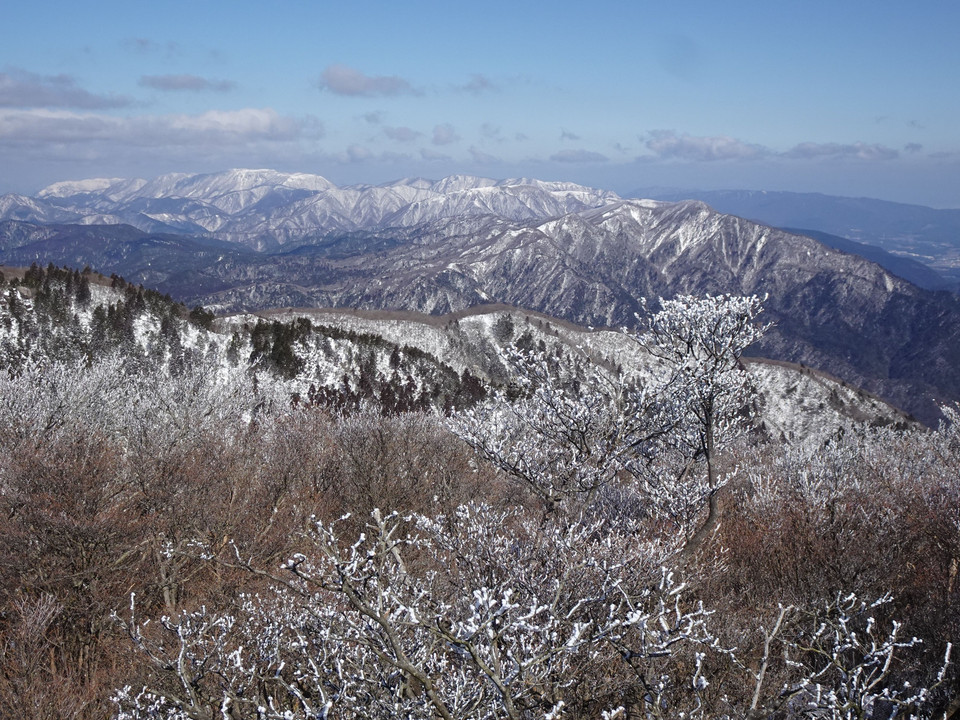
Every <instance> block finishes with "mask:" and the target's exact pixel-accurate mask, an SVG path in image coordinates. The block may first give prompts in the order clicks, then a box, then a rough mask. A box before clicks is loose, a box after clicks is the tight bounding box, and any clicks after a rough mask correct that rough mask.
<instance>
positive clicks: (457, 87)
mask: <svg viewBox="0 0 960 720" xmlns="http://www.w3.org/2000/svg"><path fill="white" fill-rule="evenodd" d="M2 15H3V21H2V24H0V193H3V192H19V193H24V194H33V193H35V192H36V191H37V190H39V189H40V188H42V187H44V186H45V185H47V184H49V183H52V182H55V181H60V180H77V179H84V178H90V177H143V178H152V177H155V176H157V175H160V174H163V173H168V172H216V171H219V170H226V169H229V168H236V167H248V168H273V169H276V170H281V171H288V172H307V173H314V174H318V175H322V176H324V177H326V178H327V179H329V180H331V181H333V182H335V183H337V184H341V185H343V184H354V183H373V184H377V183H383V182H388V181H391V180H396V179H400V178H404V177H417V176H419V177H426V178H431V179H439V178H442V177H445V176H447V175H451V174H457V173H462V174H470V175H481V176H485V177H493V178H498V179H500V178H507V177H535V178H541V179H547V180H569V181H573V182H578V183H582V184H587V185H592V186H597V187H602V188H605V189H610V190H614V191H616V192H619V193H622V194H627V193H630V192H632V191H634V190H637V189H651V188H679V189H700V190H712V189H753V190H789V191H797V192H821V193H826V194H832V195H847V196H856V197H876V198H882V199H887V200H894V201H899V202H908V203H917V204H923V205H929V206H932V207H952V208H960V42H957V30H958V28H960V3H956V2H954V1H953V0H943V1H932V0H915V1H914V2H911V3H907V2H905V1H901V0H872V1H871V2H861V1H860V0H843V2H837V0H831V1H830V2H821V1H820V0H808V1H807V2H791V1H787V0H784V1H782V2H780V1H777V0H765V1H764V2H752V1H750V0H745V1H738V0H728V1H727V2H717V0H696V1H693V0H691V1H684V0H675V1H674V2H656V3H654V2H645V1H642V0H634V1H633V2H607V1H605V0H593V1H592V2H590V3H586V2H570V1H567V0H551V2H549V3H546V2H537V3H535V2H531V1H530V0H510V1H509V2H502V1H501V0H486V1H485V2H469V3H456V2H450V1H449V0H448V1H447V2H418V1H416V0H408V1H406V2H402V3H398V2H366V1H364V0H353V1H352V2H328V1H326V0H261V1H260V2H256V3H254V2H246V1H245V0H232V1H231V2H219V1H216V0H191V1H190V2H180V1H179V0H174V1H172V2H154V3H141V2H132V1H131V0H123V1H122V2H114V1H112V0H110V1H107V0H89V1H88V2H85V3H80V2H75V1H74V2H45V1H44V0H34V2H29V3H28V2H16V3H9V4H8V5H7V7H5V8H4V11H3V14H2Z"/></svg>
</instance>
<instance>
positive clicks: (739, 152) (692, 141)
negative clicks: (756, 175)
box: [644, 130, 770, 162]
mask: <svg viewBox="0 0 960 720" xmlns="http://www.w3.org/2000/svg"><path fill="white" fill-rule="evenodd" d="M644 144H645V145H646V148H647V149H648V150H650V151H651V152H652V153H653V154H654V156H656V157H659V158H664V159H676V160H691V161H695V162H713V161H715V160H754V159H757V158H759V157H763V156H765V155H768V154H769V152H770V151H769V150H767V149H766V148H764V147H763V146H762V145H754V144H751V143H746V142H743V141H742V140H737V139H736V138H732V137H728V136H726V135H717V136H712V137H694V136H692V135H677V133H675V132H674V131H672V130H653V131H651V132H650V133H649V134H648V138H647V140H646V141H645V143H644Z"/></svg>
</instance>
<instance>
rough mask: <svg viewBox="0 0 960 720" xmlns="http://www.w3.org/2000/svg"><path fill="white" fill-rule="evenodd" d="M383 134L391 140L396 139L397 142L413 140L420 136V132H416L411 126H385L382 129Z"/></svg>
mask: <svg viewBox="0 0 960 720" xmlns="http://www.w3.org/2000/svg"><path fill="white" fill-rule="evenodd" d="M383 134H384V135H386V136H387V137H388V138H390V139H391V140H396V141H397V142H413V141H414V140H416V139H417V138H418V137H420V134H421V133H418V132H417V131H416V130H414V129H413V128H408V127H385V128H384V129H383Z"/></svg>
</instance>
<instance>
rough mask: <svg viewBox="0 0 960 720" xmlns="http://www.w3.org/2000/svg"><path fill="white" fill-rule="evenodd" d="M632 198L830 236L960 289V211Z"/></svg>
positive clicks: (737, 195)
mask: <svg viewBox="0 0 960 720" xmlns="http://www.w3.org/2000/svg"><path fill="white" fill-rule="evenodd" d="M629 196H630V197H645V198H646V197H650V198H655V199H658V200H664V201H666V202H677V201H680V200H690V199H695V200H701V201H703V202H705V203H707V204H709V205H710V206H711V207H712V208H714V209H716V210H719V211H720V212H723V213H730V214H731V215H739V216H740V217H743V218H747V219H750V220H754V221H757V222H761V223H764V224H767V225H773V226H774V227H780V228H807V229H808V230H815V231H819V232H822V233H829V234H830V235H834V236H838V237H841V238H845V239H847V240H852V241H855V242H858V243H863V244H866V245H868V246H874V247H877V248H882V249H883V250H886V251H887V252H889V253H892V254H894V255H896V256H898V257H901V258H904V259H912V260H914V261H917V262H920V263H922V264H924V265H926V266H927V267H929V268H931V269H933V270H934V271H936V272H937V273H938V274H939V275H940V276H942V278H943V280H942V285H943V286H944V287H950V288H951V289H953V290H956V288H957V287H958V285H960V210H938V209H935V208H929V207H923V206H921V205H909V204H905V203H895V202H889V201H886V200H874V199H871V198H853V197H837V196H832V195H822V194H820V193H795V192H773V191H760V190H708V191H702V190H667V189H661V188H650V189H642V188H641V189H638V190H635V191H634V192H631V193H629ZM871 259H874V258H871ZM930 281H931V282H933V281H934V280H933V278H930ZM931 289H933V288H931Z"/></svg>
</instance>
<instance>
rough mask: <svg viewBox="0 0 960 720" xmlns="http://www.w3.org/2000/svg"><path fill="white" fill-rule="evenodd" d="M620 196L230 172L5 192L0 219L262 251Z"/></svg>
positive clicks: (466, 179) (480, 183)
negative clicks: (339, 182) (320, 238)
mask: <svg viewBox="0 0 960 720" xmlns="http://www.w3.org/2000/svg"><path fill="white" fill-rule="evenodd" d="M616 200H618V198H617V196H616V195H615V194H614V193H611V192H608V191H601V190H594V189H591V188H586V187H583V186H580V185H575V184H573V183H563V182H544V181H541V180H531V179H527V178H520V179H512V180H502V181H499V182H498V181H495V180H491V179H489V178H478V177H472V176H466V175H455V176H451V177H447V178H444V179H443V180H441V181H439V182H435V183H434V182H431V181H427V180H423V179H421V178H417V179H403V180H399V181H396V182H392V183H388V184H385V185H356V186H348V187H338V186H336V185H334V184H333V183H331V182H330V181H329V180H327V179H325V178H323V177H321V176H319V175H308V174H305V173H280V172H277V171H275V170H243V169H241V170H228V171H225V172H220V173H211V174H203V175H187V174H183V173H172V174H169V175H163V176H161V177H158V178H156V179H154V180H142V179H135V180H123V179H117V178H97V179H91V180H82V181H75V182H58V183H54V184H53V185H50V186H48V187H46V188H44V189H43V190H41V191H40V192H39V193H38V194H37V197H36V198H23V197H22V196H10V195H8V196H3V197H0V219H11V220H25V221H29V222H83V220H84V218H87V217H95V218H97V220H96V222H98V223H119V222H123V223H127V224H129V225H132V226H134V227H136V228H138V229H140V230H144V231H147V232H180V233H205V234H210V235H214V236H217V237H219V238H222V239H226V240H230V241H233V242H237V243H240V244H243V245H246V246H248V247H251V248H254V249H257V250H267V249H276V248H278V247H281V246H285V245H289V244H291V243H296V242H298V241H302V240H303V239H304V238H307V237H315V236H316V235H318V234H323V233H330V232H342V231H354V230H370V229H374V228H379V227H384V226H401V227H409V226H411V225H417V224H419V223H422V222H424V221H428V220H433V219H436V218H449V217H465V216H478V215H484V216H485V215H496V216H499V217H503V218H507V219H509V220H514V221H526V220H536V219H543V218H546V217H555V216H560V215H565V214H568V213H571V212H581V211H583V210H586V209H589V208H594V207H598V206H601V205H603V204H605V203H608V202H613V201H616Z"/></svg>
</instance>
